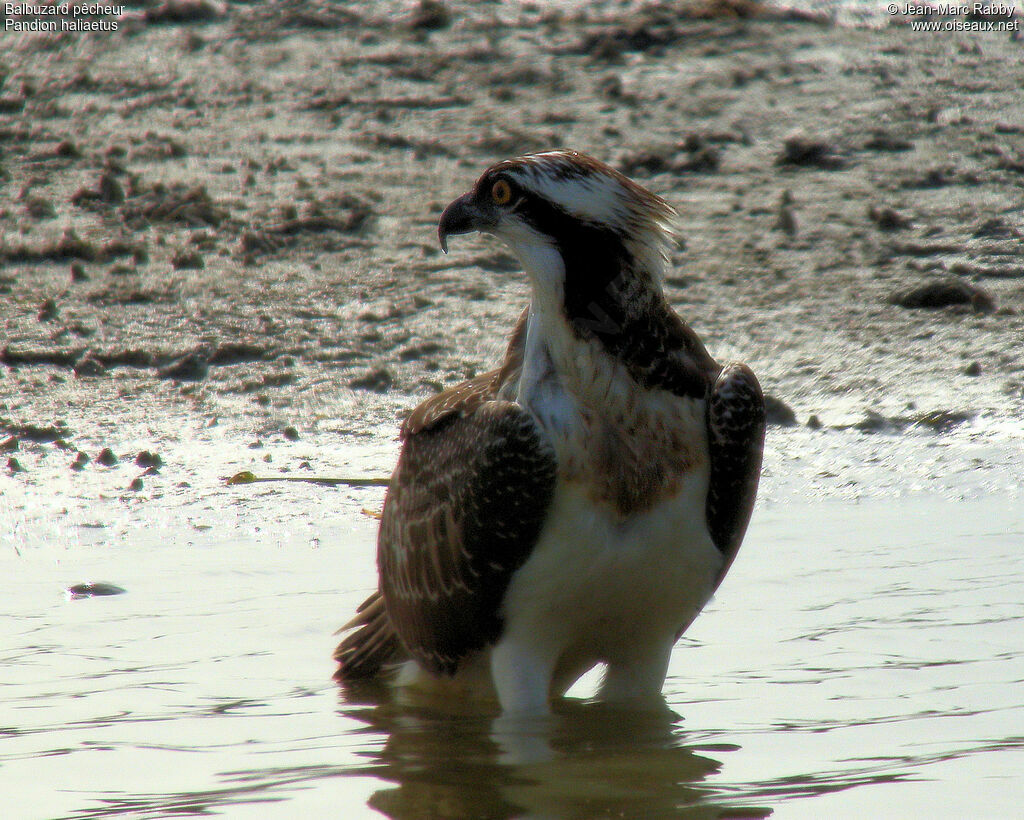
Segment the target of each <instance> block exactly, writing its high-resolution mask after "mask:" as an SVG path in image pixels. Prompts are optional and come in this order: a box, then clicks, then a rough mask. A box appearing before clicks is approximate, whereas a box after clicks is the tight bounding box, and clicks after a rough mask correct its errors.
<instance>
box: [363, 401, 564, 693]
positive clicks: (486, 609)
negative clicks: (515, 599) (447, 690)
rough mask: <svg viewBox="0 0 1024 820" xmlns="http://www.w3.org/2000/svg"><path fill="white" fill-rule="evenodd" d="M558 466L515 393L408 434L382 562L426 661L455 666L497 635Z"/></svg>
mask: <svg viewBox="0 0 1024 820" xmlns="http://www.w3.org/2000/svg"><path fill="white" fill-rule="evenodd" d="M555 470H556V464H555V458H554V453H553V451H552V450H551V447H550V445H549V444H548V443H547V441H546V440H544V439H543V438H542V437H541V434H540V432H539V428H538V427H537V425H536V422H534V420H533V419H532V417H530V416H529V415H528V414H527V413H526V412H525V411H524V410H523V409H522V408H521V407H519V406H518V405H516V404H513V403H511V402H506V401H488V402H483V403H480V404H478V405H477V406H476V407H475V408H474V409H473V410H471V411H469V412H467V413H465V414H462V413H459V414H451V415H448V416H447V417H445V418H444V419H443V420H441V421H440V422H439V423H437V424H435V425H434V426H432V427H430V428H428V429H424V430H420V431H418V432H416V433H412V434H409V435H408V436H407V438H406V442H405V447H404V448H403V450H402V455H401V457H400V459H399V462H398V467H397V468H396V469H395V474H394V477H393V478H392V481H391V487H390V490H389V491H388V497H387V500H386V501H385V504H384V512H383V516H382V519H381V527H380V533H379V536H378V539H377V564H378V567H379V569H380V583H381V587H380V588H381V593H382V595H383V598H384V602H385V605H386V608H387V615H388V619H389V620H390V622H391V624H392V626H393V627H394V629H395V631H396V632H397V634H398V636H399V638H400V639H401V641H402V644H403V645H404V646H405V648H406V649H408V651H409V652H410V653H411V654H412V655H413V657H415V658H416V659H417V660H418V661H420V662H421V663H422V664H423V665H424V666H425V667H427V668H428V669H430V670H432V671H434V672H437V673H442V674H453V673H454V672H455V670H456V668H457V667H458V664H459V662H460V661H461V660H462V659H463V658H464V657H465V656H466V655H467V654H469V653H471V652H473V651H474V650H477V649H481V648H483V647H484V646H486V645H487V644H488V643H491V642H493V641H495V640H496V639H497V638H498V636H499V634H500V632H501V626H502V620H501V612H500V609H501V602H502V598H503V597H504V594H505V590H506V588H507V587H508V583H509V580H510V578H511V576H512V573H513V572H515V570H516V569H518V568H519V567H520V566H521V565H522V564H523V562H524V561H525V560H526V558H527V556H528V555H529V553H530V551H531V549H532V548H533V545H534V543H535V542H536V540H537V537H538V535H539V534H540V529H541V526H542V524H543V522H544V517H545V515H546V513H547V509H548V505H549V503H550V500H551V495H552V493H553V491H554V485H555Z"/></svg>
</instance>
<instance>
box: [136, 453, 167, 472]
mask: <svg viewBox="0 0 1024 820" xmlns="http://www.w3.org/2000/svg"><path fill="white" fill-rule="evenodd" d="M135 463H136V465H138V466H139V467H142V468H143V469H149V468H150V467H162V466H163V463H164V460H163V459H162V458H161V457H160V454H159V453H151V452H150V451H149V450H143V451H142V452H140V453H139V454H138V455H137V456H135Z"/></svg>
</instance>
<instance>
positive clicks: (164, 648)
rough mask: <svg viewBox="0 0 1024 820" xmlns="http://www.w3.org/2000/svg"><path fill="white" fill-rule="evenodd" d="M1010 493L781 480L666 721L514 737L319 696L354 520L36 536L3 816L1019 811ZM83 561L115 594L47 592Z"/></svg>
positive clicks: (564, 723)
mask: <svg viewBox="0 0 1024 820" xmlns="http://www.w3.org/2000/svg"><path fill="white" fill-rule="evenodd" d="M308 491H309V488H300V487H287V488H283V489H280V490H274V491H273V492H269V493H267V498H271V499H272V500H274V501H276V502H277V503H279V504H286V503H287V501H288V499H289V494H291V495H292V496H293V497H298V496H300V495H303V496H304V497H306V498H309V497H315V496H309V495H304V494H306V493H307V492H308ZM375 492H377V491H373V490H368V491H366V492H365V494H363V495H360V494H358V493H357V494H356V495H355V496H354V497H353V498H350V499H349V501H352V502H353V503H355V504H359V503H361V500H362V501H365V502H366V504H367V506H373V504H374V503H375V500H376V501H379V499H377V496H375V495H374V493H375ZM377 495H379V492H377ZM1022 507H1024V505H1022V504H1021V503H1020V500H1019V498H1017V496H1016V494H1014V493H1012V492H1007V493H993V494H989V495H981V496H980V497H978V498H975V499H973V500H960V501H955V502H954V501H951V500H950V499H949V498H948V497H947V496H935V495H927V494H916V495H910V496H908V497H906V498H903V499H900V500H895V501H894V500H891V499H866V500H861V501H860V502H856V503H854V502H850V501H848V500H844V499H835V498H832V499H824V500H818V501H812V502H800V503H797V502H788V503H782V502H774V503H773V502H772V501H771V500H770V499H768V500H767V501H766V503H764V504H763V505H762V507H761V508H760V509H759V511H758V513H757V515H756V516H755V520H754V524H753V526H752V529H751V532H750V534H749V535H748V539H747V542H746V544H745V546H744V549H743V550H742V551H741V553H740V557H739V559H738V560H737V562H736V564H735V565H734V567H733V569H732V571H731V573H730V575H729V577H728V578H727V580H726V581H725V583H724V584H723V586H722V588H721V590H720V591H719V594H718V596H717V597H716V599H715V600H714V601H712V603H711V604H710V605H709V606H708V608H707V610H706V611H705V614H704V615H703V616H702V617H701V618H699V619H698V620H697V622H696V623H695V625H694V626H693V628H692V629H691V630H690V632H689V633H688V635H687V636H686V637H685V638H684V640H683V641H682V642H681V643H680V645H679V646H678V647H677V650H676V652H675V654H674V657H673V662H672V665H671V669H670V674H669V679H668V681H667V683H666V687H665V693H666V697H667V701H668V705H669V707H670V708H671V710H672V711H671V713H666V714H664V715H654V716H651V715H646V716H645V715H635V714H632V715H631V714H628V713H622V712H615V711H614V710H609V709H607V708H604V707H601V706H599V705H597V704H594V703H591V702H588V701H586V699H585V695H586V694H587V686H588V685H592V684H593V680H589V681H584V682H582V683H581V685H580V686H578V688H577V690H574V691H576V693H577V694H579V695H581V698H580V699H578V700H572V701H569V702H567V703H565V704H563V705H562V706H561V707H560V708H559V710H558V713H557V715H556V717H555V718H554V719H553V721H552V722H550V724H543V725H534V726H514V727H505V726H501V725H498V724H495V723H494V721H493V720H492V717H491V716H490V715H486V714H485V715H479V714H474V713H472V712H468V713H467V712H455V713H453V712H452V708H454V707H450V708H448V709H447V710H444V709H439V708H438V707H437V706H436V705H433V706H432V705H428V704H420V705H415V706H412V705H398V704H395V703H393V702H391V701H390V700H389V699H388V698H387V697H386V695H385V694H384V693H382V692H380V691H376V690H373V689H368V690H361V691H357V692H350V693H343V692H341V691H339V690H338V689H337V688H336V687H335V686H334V685H332V683H331V682H330V674H331V671H332V668H331V663H330V660H329V655H330V650H331V648H332V638H331V632H332V630H333V629H334V628H336V627H337V626H338V625H339V624H340V623H341V622H342V620H343V619H344V618H345V617H346V616H347V614H348V613H349V612H350V611H351V610H352V609H353V607H354V606H355V605H356V604H357V603H358V602H359V601H360V600H361V599H362V597H363V595H364V594H365V592H366V590H367V589H368V588H369V587H371V585H372V584H373V582H374V577H373V563H372V551H373V538H374V531H375V528H376V521H374V520H373V519H372V518H371V517H369V516H361V515H359V514H358V513H356V514H355V515H350V514H344V515H341V514H336V515H333V516H326V517H321V518H320V519H317V520H314V521H313V522H312V526H311V527H310V529H312V530H315V531H317V532H319V537H313V538H311V537H309V532H308V531H307V527H306V525H305V524H304V525H303V528H302V529H301V530H294V529H293V531H292V532H291V533H290V534H289V533H287V532H284V531H278V532H276V533H275V534H274V535H273V537H271V538H268V537H267V535H266V533H264V532H260V533H256V532H254V533H252V534H251V535H248V536H237V535H236V536H235V537H233V538H232V539H231V540H229V541H225V540H223V539H222V536H221V540H218V531H217V529H216V528H214V529H212V530H207V529H204V528H202V527H199V528H193V530H192V531H191V532H190V533H188V534H187V535H186V534H183V533H182V532H180V531H178V532H176V531H175V530H174V529H173V525H172V524H171V523H170V522H161V521H154V522H153V525H152V526H151V527H148V528H146V529H135V530H133V531H132V532H131V533H130V536H127V537H124V538H119V539H114V540H110V539H109V537H104V535H103V531H102V530H95V531H93V530H89V529H85V530H81V531H80V535H79V538H78V539H77V541H76V542H74V543H73V546H63V547H59V546H56V544H57V543H58V542H57V541H53V542H47V541H45V539H44V541H43V542H41V544H40V545H39V546H37V547H31V548H30V547H26V546H25V545H24V544H22V546H21V547H20V548H19V549H18V550H17V551H16V552H15V551H13V550H9V551H5V553H4V555H3V558H2V559H0V560H2V564H3V572H4V576H5V577H6V578H7V579H8V585H7V589H6V591H5V595H4V596H3V599H2V601H3V602H2V604H0V606H2V609H3V615H4V617H3V618H2V619H0V646H2V647H3V650H2V651H3V659H2V660H3V664H2V667H0V669H2V671H0V685H2V700H3V703H4V706H3V710H2V713H0V714H2V717H0V794H3V797H2V798H0V799H2V801H3V803H4V808H3V812H2V813H3V816H4V817H9V818H16V817H26V818H29V817H31V818H42V817H47V818H56V817H79V818H85V817H107V816H130V817H161V816H169V815H176V816H182V815H190V814H199V813H206V812H213V813H224V814H226V815H227V816H231V817H246V816H253V817H256V816H258V817H268V816H273V817H294V816H299V815H300V813H305V814H306V815H307V816H312V817H319V816H328V815H330V816H344V817H358V816H364V815H369V816H379V814H378V813H383V814H384V815H386V816H390V817H513V816H529V817H584V816H585V817H592V816H625V817H659V816H694V817H708V816H714V817H725V816H727V817H761V816H767V815H768V814H769V813H774V816H780V817H822V816H830V817H835V816H861V817H863V816H981V815H984V816H1011V815H1013V814H1014V813H1015V812H1017V811H1019V807H1020V801H1021V798H1022V797H1024V789H1022V786H1021V779H1020V772H1021V771H1022V770H1024V686H1022V682H1024V659H1022V651H1024V604H1022V601H1024V572H1022V563H1024V561H1022V557H1021V546H1022V544H1024V509H1022ZM307 523H309V522H307ZM65 543H67V542H66V541H65ZM346 573H347V574H346ZM88 580H91V581H106V582H110V583H114V584H116V585H118V586H120V587H123V588H124V589H125V590H127V592H126V593H125V594H120V595H114V596H109V597H92V598H80V599H71V598H69V597H68V596H66V595H64V594H62V590H63V589H64V588H66V587H68V586H69V585H71V584H74V583H80V582H83V581H88Z"/></svg>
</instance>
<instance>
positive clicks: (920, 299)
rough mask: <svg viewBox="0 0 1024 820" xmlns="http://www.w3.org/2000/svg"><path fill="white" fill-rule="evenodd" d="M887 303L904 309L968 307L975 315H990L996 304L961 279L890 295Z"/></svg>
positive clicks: (981, 291) (919, 286) (988, 294)
mask: <svg viewBox="0 0 1024 820" xmlns="http://www.w3.org/2000/svg"><path fill="white" fill-rule="evenodd" d="M889 303H890V304H893V305H899V306H900V307H904V308H927V309H935V308H944V307H949V306H950V305H970V306H971V308H973V309H974V311H975V312H976V313H991V312H992V311H993V310H995V307H996V302H995V299H994V298H993V297H992V295H991V294H990V293H989V292H988V291H986V290H985V289H984V288H981V287H979V286H978V285H973V284H971V283H970V282H966V281H964V280H963V279H954V278H948V279H938V280H935V281H933V282H926V283H925V284H923V285H918V286H916V287H913V288H908V289H906V290H898V291H895V292H893V293H892V294H890V296H889Z"/></svg>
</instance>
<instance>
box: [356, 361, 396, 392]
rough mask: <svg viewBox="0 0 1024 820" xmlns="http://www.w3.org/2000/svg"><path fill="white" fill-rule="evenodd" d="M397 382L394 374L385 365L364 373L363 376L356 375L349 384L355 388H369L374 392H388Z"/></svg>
mask: <svg viewBox="0 0 1024 820" xmlns="http://www.w3.org/2000/svg"><path fill="white" fill-rule="evenodd" d="M394 383H395V378H394V376H392V375H391V373H390V372H389V371H388V370H387V369H386V368H383V367H380V368H376V369H375V370H370V371H368V372H367V373H364V374H363V375H362V376H356V378H354V379H352V380H351V381H350V382H349V383H348V386H349V387H351V388H353V389H354V390H369V391H371V392H373V393H386V392H387V391H388V390H390V389H391V386H392V385H393V384H394Z"/></svg>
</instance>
